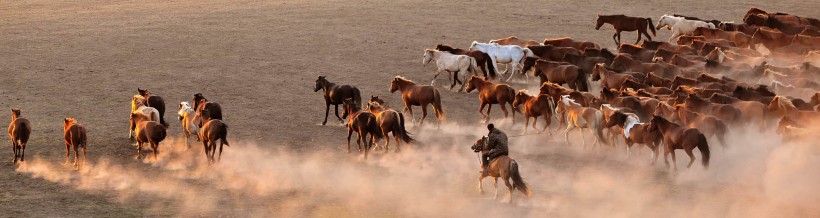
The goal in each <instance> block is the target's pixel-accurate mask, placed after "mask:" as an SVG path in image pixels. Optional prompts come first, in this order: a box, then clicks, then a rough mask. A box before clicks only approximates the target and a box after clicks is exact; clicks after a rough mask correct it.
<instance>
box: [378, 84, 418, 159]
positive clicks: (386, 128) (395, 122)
mask: <svg viewBox="0 0 820 218" xmlns="http://www.w3.org/2000/svg"><path fill="white" fill-rule="evenodd" d="M374 99H375V101H374ZM367 110H368V111H370V113H373V114H375V115H376V121H377V122H378V123H379V127H381V130H382V134H383V135H384V137H387V134H388V133H391V132H392V133H393V138H394V139H395V140H396V152H399V151H400V150H401V148H400V147H401V142H402V141H404V142H405V143H413V141H414V139H413V138H412V137H410V133H408V132H407V129H405V128H404V115H402V114H401V113H399V112H398V111H395V110H393V109H388V108H387V107H386V106H385V105H384V101H382V100H381V99H379V98H378V96H372V98H371V100H370V102H368V103H367ZM376 146H378V144H377V145H376ZM384 150H385V151H389V150H390V139H387V140H384Z"/></svg>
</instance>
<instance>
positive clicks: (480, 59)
mask: <svg viewBox="0 0 820 218" xmlns="http://www.w3.org/2000/svg"><path fill="white" fill-rule="evenodd" d="M436 50H439V51H446V52H450V53H451V54H456V55H467V56H470V57H473V58H475V61H476V63H478V68H479V69H481V72H484V77H486V78H491V79H492V78H495V76H496V73H495V68H493V65H492V64H489V62H490V61H492V59H491V58H490V55H488V54H487V53H484V52H481V51H477V50H464V49H458V48H453V47H450V46H449V45H443V44H438V45H436Z"/></svg>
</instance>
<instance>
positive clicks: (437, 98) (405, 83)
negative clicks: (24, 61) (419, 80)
mask: <svg viewBox="0 0 820 218" xmlns="http://www.w3.org/2000/svg"><path fill="white" fill-rule="evenodd" d="M396 91H399V92H401V100H402V102H404V109H403V110H402V111H401V112H402V113H407V111H410V120H411V121H413V124H415V123H416V120H415V116H413V106H421V119H420V120H419V125H423V124H424V119H425V118H427V105H432V106H433V110H434V112H435V113H436V121H437V122H436V123H437V125H438V126H441V121H444V119H445V116H444V108H442V107H441V106H442V105H441V94H439V92H438V89H436V88H434V87H433V86H427V85H417V84H416V83H414V82H413V81H411V80H408V79H405V78H404V77H401V76H396V77H395V78H393V81H391V82H390V93H395V92H396Z"/></svg>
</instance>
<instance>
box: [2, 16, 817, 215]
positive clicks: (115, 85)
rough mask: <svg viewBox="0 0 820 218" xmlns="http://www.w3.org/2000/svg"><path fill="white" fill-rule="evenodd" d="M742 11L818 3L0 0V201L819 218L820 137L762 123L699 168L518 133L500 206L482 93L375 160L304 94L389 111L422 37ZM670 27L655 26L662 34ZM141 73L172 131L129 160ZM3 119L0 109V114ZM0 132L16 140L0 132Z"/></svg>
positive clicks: (278, 210)
mask: <svg viewBox="0 0 820 218" xmlns="http://www.w3.org/2000/svg"><path fill="white" fill-rule="evenodd" d="M750 6H757V7H761V8H763V9H765V10H767V11H781V12H787V13H792V14H796V15H802V16H809V17H820V14H817V9H820V3H818V2H816V1H794V0H786V1H763V2H747V1H742V2H739V1H679V2H670V1H635V0H626V1H613V2H600V1H566V0H557V1H517V2H511V1H497V2H488V1H444V2H442V1H405V0H393V1H381V0H376V1H301V0H300V1H266V2H259V1H230V2H227V1H212V0H204V1H172V2H169V1H83V2H82V3H75V2H54V1H44V0H34V1H3V2H0V75H2V79H0V109H4V110H7V109H8V108H21V109H22V111H23V116H24V117H27V118H28V119H29V120H31V122H32V124H33V126H34V127H33V128H34V131H33V133H32V139H31V140H30V142H29V147H28V149H27V162H26V163H25V164H18V165H15V164H12V163H11V159H12V156H13V155H12V151H11V149H8V147H10V146H8V145H3V146H2V147H3V149H0V157H3V159H2V160H3V161H2V162H0V184H1V185H0V186H2V187H4V188H3V191H2V192H0V193H2V194H0V211H4V214H6V215H9V216H25V217H31V216H34V217H44V216H64V217H86V216H129V217H130V216H300V217H304V216H312V217H362V216H365V217H395V216H400V217H420V216H433V217H466V216H481V217H492V216H504V217H544V216H562V217H578V216H604V215H606V216H610V217H658V216H672V217H692V216H707V217H727V216H728V217H750V216H751V217H770V216H785V217H811V216H815V217H816V216H820V208H818V207H817V206H816V203H814V202H817V201H818V200H820V195H818V193H820V187H818V185H816V181H817V179H820V178H818V174H816V173H811V172H816V166H817V164H818V162H820V161H818V159H820V157H819V156H820V151H818V150H817V148H816V146H807V145H800V144H781V143H780V140H779V138H778V136H776V135H774V133H773V132H763V133H757V132H753V131H748V130H738V131H736V132H734V134H733V135H732V137H731V139H730V140H729V141H730V144H731V145H730V146H729V147H730V148H728V149H724V148H721V147H719V146H717V145H713V161H712V165H711V167H710V168H709V170H708V171H704V170H703V169H702V167H700V166H699V163H698V165H697V166H695V167H693V168H692V169H689V170H685V167H684V165H683V164H685V163H686V162H687V161H688V157H686V156H685V155H684V154H683V152H678V157H679V158H678V160H679V161H678V162H679V163H678V166H679V167H681V170H680V171H679V172H678V173H669V171H667V170H664V169H663V167H662V166H663V164H662V163H660V164H656V165H655V166H649V164H648V163H647V161H646V160H647V159H648V152H647V150H644V151H643V152H642V153H639V154H633V156H632V157H631V158H630V159H628V160H624V153H623V147H619V148H617V149H609V148H607V149H603V150H601V151H599V152H598V153H595V152H592V151H589V150H583V149H582V148H581V146H579V145H580V138H577V134H578V133H573V134H576V135H574V137H573V138H574V139H576V140H577V141H576V142H575V145H574V146H572V147H569V146H566V144H564V143H563V137H562V133H559V134H557V135H556V136H554V137H553V136H547V135H536V136H524V137H516V138H512V139H511V140H512V141H511V142H512V148H511V149H512V156H513V157H514V158H516V159H517V160H518V162H519V163H520V165H521V171H522V173H523V175H524V177H525V179H526V180H527V181H528V183H529V185H530V186H531V187H532V189H533V192H534V194H535V195H534V197H533V198H532V199H525V198H524V196H523V195H521V194H520V193H515V195H514V197H515V202H514V203H513V204H510V205H506V204H503V203H501V202H500V201H501V200H504V199H506V198H507V192H506V188H504V186H503V185H500V187H501V191H500V194H499V201H495V200H493V199H492V194H491V193H492V190H493V189H492V187H491V186H492V183H491V182H489V180H490V179H487V180H485V183H484V186H485V189H487V191H488V192H489V193H490V194H484V195H480V194H478V192H477V190H476V182H475V179H476V178H475V177H476V175H477V172H478V165H477V164H478V163H477V160H476V157H475V154H473V153H472V152H471V151H469V150H468V147H469V146H470V145H471V144H472V142H473V141H474V140H475V139H477V137H479V135H481V134H483V133H484V132H485V131H486V130H485V128H484V127H483V124H481V123H480V121H479V119H480V116H479V115H478V114H477V112H476V109H477V108H478V102H477V99H476V95H475V94H464V93H455V92H451V91H447V90H446V89H444V88H442V87H439V88H440V89H441V90H442V97H443V104H444V109H445V111H446V113H447V120H446V124H445V125H444V126H443V128H442V130H435V129H432V128H429V127H409V126H408V127H409V128H410V131H411V132H412V133H414V136H415V137H416V138H417V140H418V141H419V142H418V143H417V145H414V146H409V147H403V149H404V150H403V151H402V152H401V153H398V154H396V153H393V152H392V151H391V152H390V153H388V154H384V152H383V151H376V152H375V153H374V154H373V156H372V157H371V158H370V159H368V160H363V159H362V157H361V156H360V155H358V153H356V152H355V149H354V153H353V154H347V153H346V152H345V149H346V147H345V141H344V138H345V132H346V130H345V129H344V128H343V127H342V126H341V125H339V124H338V122H336V119H335V118H333V115H332V113H333V112H332V111H331V117H330V118H329V124H328V125H327V126H321V125H319V124H320V123H321V121H322V118H323V117H322V115H323V112H324V111H323V110H324V107H323V99H322V97H321V94H320V93H315V92H312V88H313V83H314V80H315V79H316V77H317V76H318V75H325V76H327V77H328V79H329V80H331V81H332V82H337V83H342V84H353V85H356V86H358V87H359V88H360V89H361V90H362V94H363V96H365V97H369V96H370V95H379V96H382V97H384V98H386V99H387V101H388V104H389V105H391V106H393V107H400V105H401V102H400V97H399V95H398V94H391V93H389V92H388V84H389V81H390V79H392V78H393V77H394V76H396V75H403V76H405V77H407V78H410V79H412V80H415V81H417V82H419V83H422V84H428V83H429V82H430V79H431V78H432V72H433V67H432V66H423V65H422V64H421V59H422V57H421V55H422V50H423V49H424V48H431V47H433V46H435V44H437V43H446V44H451V45H454V46H456V47H460V48H467V47H468V46H469V44H470V42H472V41H473V40H475V41H480V42H485V41H488V40H490V39H496V38H501V37H506V36H510V35H514V36H518V37H520V38H525V39H535V40H541V39H543V38H545V37H548V38H552V37H566V36H569V37H572V38H576V39H580V40H590V41H595V42H598V43H600V44H601V45H603V46H607V47H610V48H612V47H614V43H613V42H612V40H611V35H612V32H611V31H612V29H611V27H609V26H605V27H604V28H602V29H601V30H599V31H596V30H595V29H594V22H595V15H596V14H627V15H632V16H642V17H652V18H653V20H655V21H657V19H658V18H659V17H660V16H661V15H663V14H664V13H668V14H672V13H679V14H686V15H690V16H697V17H702V18H707V19H719V20H724V21H730V20H734V21H738V22H740V21H741V16H742V15H743V14H744V13H745V12H746V10H747V9H748V8H749V7H750ZM668 36H669V31H666V30H661V31H659V33H658V36H657V38H658V39H660V40H665V39H666V38H667V37H668ZM634 37H635V36H634V34H630V33H626V34H625V35H624V37H623V38H624V41H630V40H634ZM445 83H447V81H446V80H441V79H440V80H439V82H438V84H445ZM596 85H597V84H596ZM137 87H140V88H146V89H149V90H151V91H152V92H153V93H155V94H157V95H160V96H162V97H164V99H165V100H166V104H167V106H168V111H167V112H166V113H165V118H166V119H167V120H169V122H170V123H171V128H170V131H169V135H170V136H171V137H169V139H167V140H166V141H165V142H164V143H163V144H162V145H161V149H163V150H162V151H163V153H161V154H160V158H159V160H158V161H156V162H154V161H147V160H135V159H134V157H135V154H134V153H135V147H134V146H131V145H130V142H129V141H128V139H127V135H126V133H127V128H128V120H127V115H128V113H129V109H130V105H129V104H130V97H131V95H133V94H134V93H135V92H136V89H137ZM515 87H516V88H533V87H535V84H534V83H532V84H520V83H519V84H515ZM533 90H534V89H533ZM197 92H201V93H203V94H204V95H205V96H206V97H207V98H208V99H209V100H211V101H214V102H218V103H220V104H221V105H222V108H223V112H224V117H225V118H224V120H225V122H226V123H227V124H228V125H229V126H230V133H229V136H228V138H229V139H230V141H231V145H232V146H230V147H226V148H225V157H224V158H223V161H222V163H220V164H219V165H217V166H211V167H209V166H207V164H206V163H205V162H204V158H202V153H201V145H200V144H194V146H193V149H192V150H189V151H186V150H185V146H184V142H183V141H184V139H182V137H181V131H180V124H179V122H177V119H176V108H177V107H176V105H177V103H179V102H180V101H190V100H191V99H192V95H193V94H194V93H197ZM2 113H4V114H8V113H7V112H2ZM67 116H68V117H76V118H77V119H78V120H79V122H80V123H81V124H84V125H85V126H86V127H87V128H88V129H89V138H90V147H89V158H88V159H89V163H88V165H86V166H85V167H84V169H82V170H80V171H74V170H72V169H71V168H70V167H67V166H63V165H61V164H62V162H63V160H64V159H63V158H64V156H63V155H64V154H65V153H64V151H65V150H64V146H63V142H62V140H63V139H62V129H61V128H60V127H62V123H61V122H62V119H63V118H64V117H67ZM417 116H418V112H417ZM493 116H494V120H493V122H495V123H498V125H499V126H501V128H502V129H504V130H506V131H507V132H508V134H510V135H517V134H519V133H520V132H521V131H522V126H521V125H520V124H521V123H520V122H521V120H520V117H518V119H519V120H518V123H517V124H515V125H512V124H511V123H510V122H509V120H502V119H500V117H501V113H500V110H498V107H496V108H495V110H494V111H493ZM428 119H429V120H428V122H430V121H433V120H432V119H430V118H428ZM9 120H10V116H8V115H4V116H0V123H8V122H9ZM553 128H554V127H553ZM0 139H2V143H8V138H7V136H6V135H5V134H2V137H0ZM587 139H590V138H587ZM587 141H590V140H587ZM9 144H10V143H9ZM354 146H355V144H354ZM698 157H700V156H698ZM661 161H662V160H661ZM680 162H684V163H680ZM697 162H700V160H697V161H696V163H697ZM812 170H814V171H812Z"/></svg>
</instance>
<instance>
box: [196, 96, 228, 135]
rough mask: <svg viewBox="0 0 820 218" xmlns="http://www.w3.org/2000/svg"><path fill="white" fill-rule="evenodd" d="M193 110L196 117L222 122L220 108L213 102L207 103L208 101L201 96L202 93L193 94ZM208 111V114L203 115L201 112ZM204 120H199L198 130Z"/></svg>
mask: <svg viewBox="0 0 820 218" xmlns="http://www.w3.org/2000/svg"><path fill="white" fill-rule="evenodd" d="M193 102H194V110H196V114H197V116H200V117H205V116H207V117H209V118H211V119H216V120H222V106H219V104H217V103H214V102H208V99H206V98H205V96H202V93H196V94H194V101H193ZM206 110H207V111H208V114H203V113H202V112H203V111H206ZM205 121H206V120H203V119H199V128H202V126H203V125H204V124H205Z"/></svg>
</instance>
